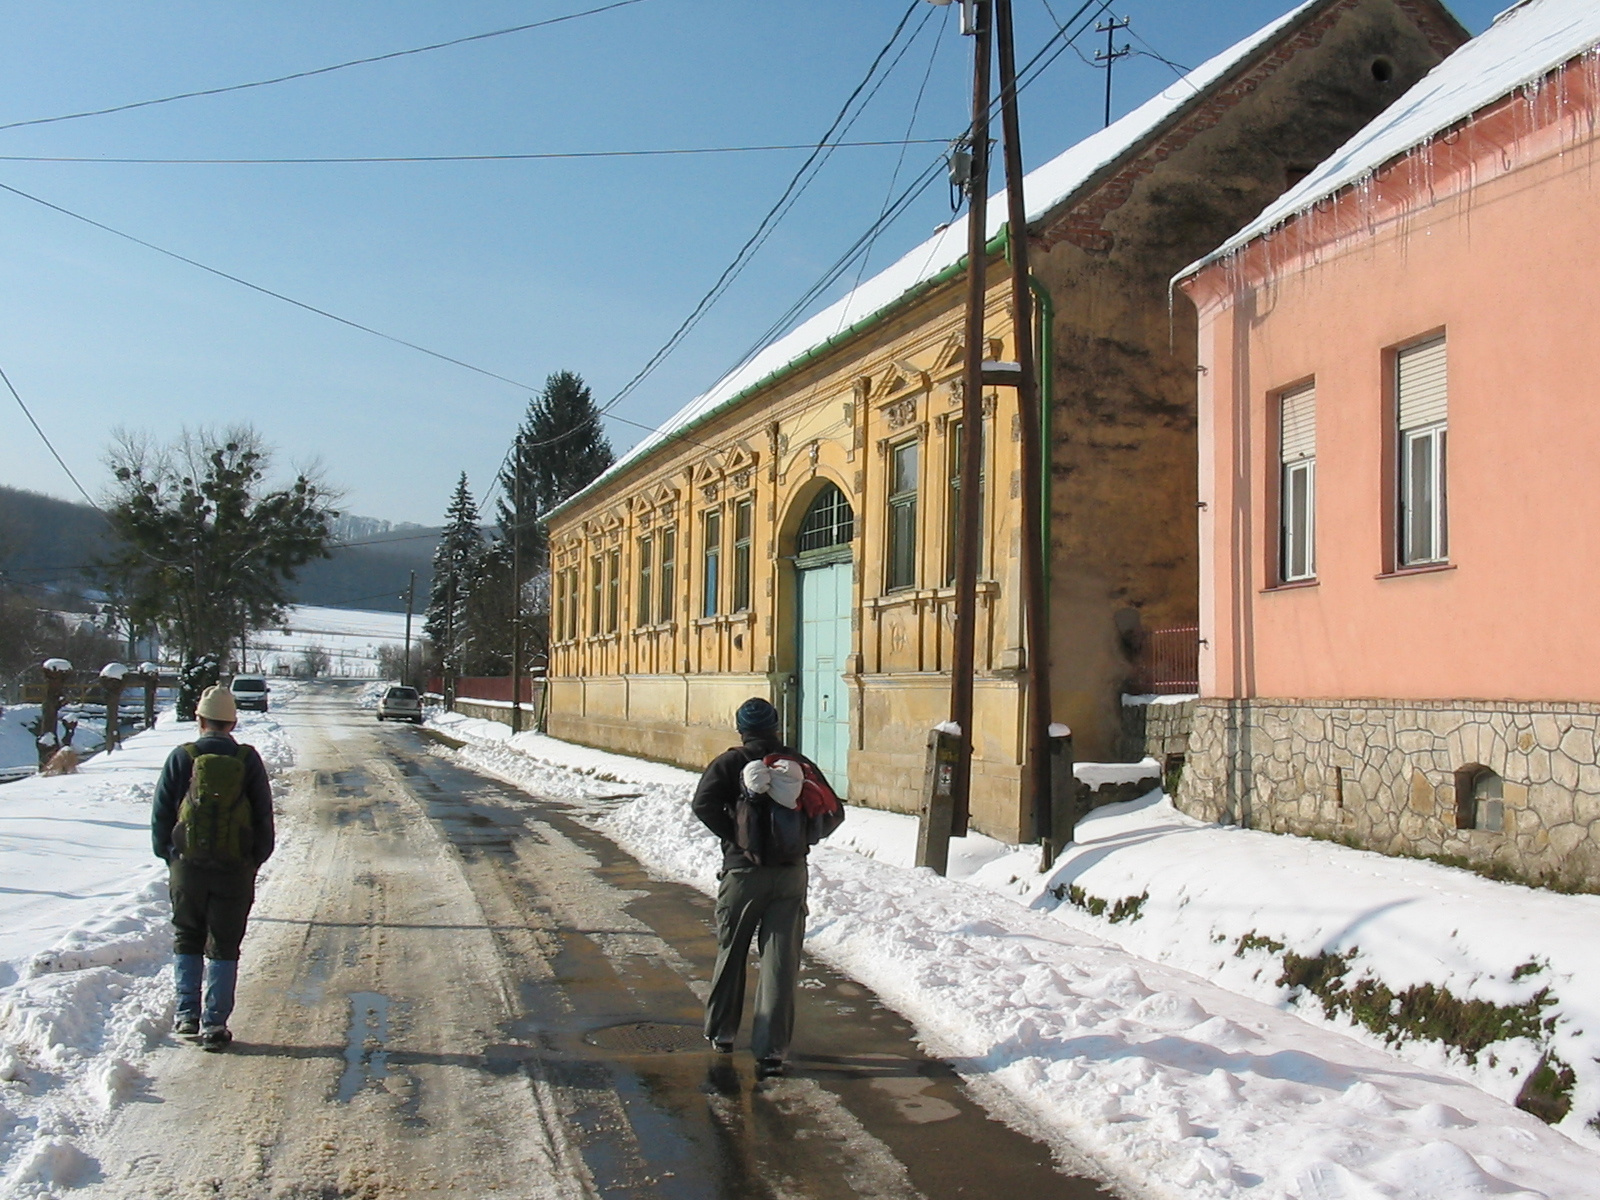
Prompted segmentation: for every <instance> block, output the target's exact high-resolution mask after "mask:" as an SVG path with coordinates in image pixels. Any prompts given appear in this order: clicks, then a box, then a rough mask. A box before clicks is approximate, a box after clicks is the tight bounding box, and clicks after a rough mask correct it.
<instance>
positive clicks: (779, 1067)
mask: <svg viewBox="0 0 1600 1200" xmlns="http://www.w3.org/2000/svg"><path fill="white" fill-rule="evenodd" d="M787 1070H788V1067H787V1066H786V1065H785V1063H784V1061H783V1059H781V1058H760V1059H757V1060H756V1078H757V1079H771V1078H773V1077H774V1076H776V1075H782V1074H783V1073H784V1072H785V1071H787Z"/></svg>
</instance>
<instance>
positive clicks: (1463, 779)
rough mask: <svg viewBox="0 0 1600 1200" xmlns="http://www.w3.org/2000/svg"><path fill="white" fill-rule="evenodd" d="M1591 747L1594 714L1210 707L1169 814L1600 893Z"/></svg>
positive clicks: (1354, 704)
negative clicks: (1449, 861)
mask: <svg viewBox="0 0 1600 1200" xmlns="http://www.w3.org/2000/svg"><path fill="white" fill-rule="evenodd" d="M1597 744H1600V705H1597V704H1586V703H1541V702H1515V701H1460V700H1449V701H1443V700H1441V701H1425V700H1422V701H1409V700H1344V701H1340V700H1292V699H1257V700H1210V699H1207V700H1200V701H1198V702H1197V703H1196V705H1195V708H1194V713H1193V718H1192V726H1191V734H1190V739H1189V748H1188V753H1187V758H1186V762H1185V766H1184V772H1183V779H1182V783H1181V785H1180V787H1179V789H1178V795H1177V797H1176V798H1175V803H1176V804H1177V806H1178V807H1179V808H1180V809H1182V810H1183V811H1185V812H1187V813H1189V814H1190V815H1192V816H1195V817H1198V818H1200V819H1202V820H1212V821H1227V822H1237V823H1239V824H1242V825H1245V826H1248V827H1250V828H1256V829H1266V830H1271V831H1274V832H1280V833H1296V834H1306V835H1312V836H1320V837H1330V838H1336V839H1338V840H1340V841H1344V842H1347V843H1349V844H1351V845H1356V846H1360V847H1362V848H1365V849H1369V850H1377V851H1381V852H1383V853H1387V854H1419V855H1433V856H1453V857H1459V858H1463V859H1467V860H1469V861H1471V862H1473V863H1477V864H1480V865H1484V866H1489V865H1493V866H1495V867H1497V868H1499V869H1501V870H1503V871H1504V872H1506V873H1507V874H1509V875H1511V876H1512V877H1515V878H1519V879H1522V880H1525V881H1527V882H1533V883H1549V884H1557V885H1560V886H1565V887H1580V888H1583V889H1585V890H1596V891H1600V752H1597ZM1485 772H1492V775H1487V774H1485ZM1463 826H1467V827H1463Z"/></svg>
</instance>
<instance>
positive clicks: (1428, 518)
mask: <svg viewBox="0 0 1600 1200" xmlns="http://www.w3.org/2000/svg"><path fill="white" fill-rule="evenodd" d="M1447 433H1448V427H1447V426H1446V425H1445V423H1444V422H1439V423H1438V424H1434V425H1426V426H1423V427H1422V428H1420V429H1402V430H1401V431H1400V565H1401V566H1402V567H1426V566H1432V565H1434V564H1436V563H1445V562H1449V561H1450V526H1449V519H1448V512H1447V503H1448V500H1449V494H1448V488H1447V478H1446V472H1447V470H1448V463H1447V458H1446V453H1445V450H1446V445H1445V440H1446V435H1447ZM1419 460H1420V462H1419ZM1419 465H1421V466H1422V470H1421V471H1420V472H1419V470H1418V467H1419Z"/></svg>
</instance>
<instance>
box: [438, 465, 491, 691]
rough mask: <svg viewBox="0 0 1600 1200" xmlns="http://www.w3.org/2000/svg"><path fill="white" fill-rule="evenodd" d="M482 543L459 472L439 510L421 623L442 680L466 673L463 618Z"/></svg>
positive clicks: (467, 633) (468, 638)
mask: <svg viewBox="0 0 1600 1200" xmlns="http://www.w3.org/2000/svg"><path fill="white" fill-rule="evenodd" d="M484 552H485V546H484V543H483V530H482V529H481V528H480V527H479V524H478V505H477V503H476V502H475V501H474V500H473V499H472V492H471V490H470V489H469V488H468V487H467V473H466V472H465V471H463V472H462V473H461V478H460V480H458V481H457V483H456V490H455V494H454V495H453V496H452V497H451V498H450V507H449V508H448V509H446V510H445V525H444V532H443V533H442V534H441V535H440V537H439V545H438V547H437V548H435V550H434V552H433V587H432V589H431V590H430V592H429V595H428V609H427V615H426V616H425V618H424V619H423V623H422V628H423V631H424V632H425V633H426V634H427V636H428V640H429V641H430V642H431V643H432V644H433V647H434V652H435V655H436V657H437V659H438V664H439V668H440V670H441V672H442V674H443V675H444V677H445V680H446V684H445V686H446V687H449V686H450V683H449V681H450V680H451V679H453V678H454V677H455V676H457V675H465V674H469V673H471V672H469V671H468V670H467V667H468V665H469V660H470V658H471V643H472V633H473V629H472V625H471V623H470V622H469V620H468V612H469V606H470V604H471V600H472V595H473V592H474V591H475V590H476V588H477V587H478V584H479V577H480V575H481V574H482V573H483V558H484Z"/></svg>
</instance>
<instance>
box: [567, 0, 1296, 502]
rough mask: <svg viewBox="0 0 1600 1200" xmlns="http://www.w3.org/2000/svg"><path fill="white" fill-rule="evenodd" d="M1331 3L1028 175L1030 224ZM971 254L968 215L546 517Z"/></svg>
mask: <svg viewBox="0 0 1600 1200" xmlns="http://www.w3.org/2000/svg"><path fill="white" fill-rule="evenodd" d="M1326 2H1327V0H1304V3H1302V4H1299V5H1297V6H1296V7H1295V8H1294V9H1292V10H1291V11H1289V12H1288V13H1285V14H1284V15H1283V16H1282V17H1280V18H1278V19H1277V20H1276V21H1273V22H1272V23H1271V24H1269V25H1265V26H1263V27H1262V28H1261V29H1259V30H1257V31H1256V32H1255V33H1253V34H1251V35H1250V36H1249V37H1247V38H1245V39H1244V40H1243V41H1240V42H1237V43H1235V44H1234V45H1232V46H1230V47H1228V49H1226V50H1224V51H1223V52H1222V53H1220V54H1218V55H1216V56H1215V57H1214V58H1211V59H1208V60H1207V61H1205V62H1203V63H1201V64H1200V65H1199V66H1198V67H1196V68H1195V69H1194V70H1192V71H1190V72H1189V73H1188V74H1187V75H1185V76H1184V77H1183V78H1182V79H1180V80H1178V81H1177V82H1176V83H1174V84H1173V85H1172V86H1171V87H1169V88H1167V89H1166V90H1164V91H1162V92H1159V93H1157V94H1156V95H1155V96H1153V97H1151V98H1150V99H1149V100H1147V101H1145V102H1144V103H1143V104H1141V105H1140V106H1139V107H1138V108H1136V109H1134V110H1133V111H1132V112H1130V113H1128V114H1127V115H1126V116H1124V117H1122V118H1121V119H1120V120H1117V121H1114V122H1112V123H1111V124H1110V125H1108V126H1106V128H1104V129H1101V130H1099V131H1098V132H1096V133H1092V134H1090V135H1089V136H1088V137H1086V138H1084V139H1083V140H1082V141H1081V142H1079V143H1077V144H1076V145H1075V146H1072V147H1071V148H1070V149H1068V150H1066V151H1065V152H1063V153H1062V154H1059V155H1057V156H1056V157H1055V158H1053V159H1051V160H1050V161H1049V162H1047V163H1045V164H1044V165H1043V166H1041V167H1037V168H1035V169H1034V170H1033V171H1030V172H1029V173H1028V174H1027V175H1026V176H1025V177H1024V179H1023V184H1022V189H1023V199H1024V203H1025V206H1026V211H1027V214H1028V220H1029V221H1036V220H1038V219H1039V218H1041V217H1043V216H1045V215H1046V214H1048V213H1049V212H1050V211H1051V210H1052V209H1054V208H1056V207H1057V206H1058V205H1060V204H1061V203H1062V202H1063V201H1065V200H1067V199H1069V198H1070V197H1071V196H1072V195H1073V193H1074V192H1076V191H1077V190H1078V189H1079V188H1081V187H1083V186H1084V184H1086V183H1088V182H1089V181H1090V180H1091V179H1092V178H1093V177H1094V176H1095V175H1096V174H1098V173H1099V172H1100V171H1101V169H1103V168H1104V167H1107V166H1109V165H1110V164H1112V163H1114V162H1116V161H1117V160H1118V159H1120V158H1122V157H1123V156H1124V155H1125V154H1127V153H1128V151H1129V150H1131V149H1132V148H1134V147H1135V146H1137V145H1138V144H1139V143H1140V142H1142V141H1143V140H1144V139H1145V138H1146V137H1147V136H1148V135H1150V134H1151V133H1152V132H1154V131H1155V130H1157V129H1158V128H1160V127H1161V126H1162V125H1164V124H1165V123H1167V122H1168V121H1170V120H1171V119H1172V118H1173V117H1175V116H1176V115H1177V114H1178V113H1179V112H1181V111H1182V110H1183V109H1184V108H1185V107H1187V105H1188V103H1189V102H1190V101H1192V100H1193V99H1195V98H1196V97H1197V96H1199V95H1200V94H1201V93H1202V92H1204V91H1205V90H1206V89H1207V88H1209V87H1210V86H1211V85H1212V84H1214V83H1216V82H1217V81H1218V80H1220V79H1222V78H1223V77H1224V76H1225V75H1227V74H1228V72H1229V71H1231V70H1232V69H1233V68H1234V67H1235V66H1237V65H1238V64H1239V63H1240V62H1241V61H1242V60H1243V59H1245V58H1247V57H1248V56H1249V55H1250V54H1251V53H1252V52H1253V51H1255V50H1256V49H1258V48H1259V47H1260V46H1262V45H1263V44H1264V43H1266V42H1268V41H1269V40H1271V39H1272V38H1273V36H1274V35H1276V34H1277V33H1278V32H1279V31H1280V30H1281V29H1283V28H1284V27H1285V26H1287V25H1288V24H1290V23H1291V22H1292V21H1294V20H1295V18H1297V17H1298V16H1300V15H1301V14H1302V13H1303V12H1305V11H1306V10H1308V9H1311V8H1314V7H1317V6H1319V5H1321V4H1324V3H1326ZM1005 218H1006V205H1005V193H1004V192H1003V191H999V192H996V193H994V194H993V195H992V196H990V198H989V211H988V229H987V230H986V235H987V237H989V238H993V237H994V236H995V235H997V234H998V233H999V232H1000V229H1001V227H1002V226H1004V224H1005ZM966 252H967V218H966V217H965V216H962V217H960V218H958V219H957V220H955V221H952V222H951V223H950V224H949V225H947V226H945V227H944V228H943V229H941V230H940V231H939V232H938V233H936V234H935V235H934V236H933V237H931V238H929V239H928V240H927V241H925V242H923V243H922V244H921V245H920V246H918V247H917V248H916V249H915V250H912V251H911V252H910V253H909V254H907V255H905V256H904V257H903V258H901V259H900V260H899V261H898V262H896V263H894V264H893V265H892V266H890V267H888V268H886V269H885V270H883V271H881V272H879V273H878V274H877V275H875V276H873V277H872V278H871V279H869V280H867V281H866V282H865V283H862V284H861V285H860V286H858V287H856V288H855V289H854V290H853V291H851V292H849V293H848V294H847V295H845V296H844V297H843V298H842V299H840V300H837V301H835V302H834V303H833V304H831V305H829V306H828V307H827V308H825V309H823V310H822V311H821V312H819V313H817V314H816V315H815V316H813V317H811V318H809V319H808V320H806V321H805V322H803V323H802V324H800V325H799V326H797V327H796V328H795V329H793V330H792V331H790V332H789V333H787V334H785V335H783V336H782V337H780V338H778V339H777V340H776V341H773V342H770V343H768V344H767V346H766V347H764V348H763V349H761V350H760V351H758V352H757V353H756V354H755V355H754V356H752V357H751V358H749V359H747V360H746V361H745V362H744V363H743V364H742V365H740V366H738V367H735V368H734V369H733V370H732V371H730V372H729V373H728V374H727V375H724V376H723V377H722V378H721V379H720V380H718V381H717V382H716V383H715V384H714V385H713V386H712V388H711V390H710V391H707V392H705V393H703V394H702V395H700V396H698V397H696V398H695V399H693V400H691V401H690V402H689V403H688V404H686V405H684V407H683V408H681V409H679V410H678V412H677V413H676V414H675V415H673V416H672V418H671V419H669V420H668V421H667V422H666V423H665V424H664V425H662V426H661V427H660V428H659V429H657V430H655V431H653V432H651V433H649V434H646V435H645V436H644V437H643V438H641V439H640V440H639V442H638V443H637V444H636V445H635V446H634V447H633V448H632V449H631V450H629V451H628V452H627V453H626V454H624V455H622V457H620V458H619V459H617V461H616V462H615V463H613V464H612V465H611V467H610V469H609V470H607V471H605V472H604V473H603V474H601V475H600V476H599V477H598V478H596V479H595V480H594V482H592V483H591V484H589V486H588V487H586V488H584V489H583V490H582V491H579V492H577V493H575V494H574V495H572V496H571V497H569V498H568V499H567V500H565V501H563V502H562V503H561V504H558V505H557V506H556V507H555V508H553V509H551V510H550V512H549V513H547V514H545V515H546V517H550V516H554V515H555V514H556V513H559V512H561V511H563V510H564V509H566V508H569V507H570V506H572V505H573V504H575V503H577V502H578V501H579V500H580V499H582V498H583V497H584V496H587V495H588V494H590V493H591V492H593V491H595V490H596V489H598V488H600V487H603V486H604V485H605V484H606V483H608V482H610V481H611V480H612V479H615V478H616V477H617V476H619V475H621V474H622V473H623V472H625V471H627V470H628V469H629V468H630V467H632V466H633V465H634V464H635V463H637V462H639V461H641V460H642V459H644V458H646V457H647V456H648V455H650V454H651V453H652V452H654V451H655V450H656V449H658V448H659V447H661V446H663V445H665V444H666V443H668V442H670V441H672V440H673V439H674V438H676V437H678V436H680V435H682V434H684V433H686V432H687V431H688V430H690V429H692V428H693V427H695V426H696V425H699V424H700V423H702V422H703V421H705V420H706V419H708V418H709V417H710V416H712V415H713V414H714V413H716V412H718V411H719V410H721V409H723V408H724V407H726V406H728V405H730V404H731V403H733V402H735V401H737V400H739V399H741V398H742V396H743V394H744V393H745V392H748V391H749V390H750V389H751V388H753V387H754V386H755V385H756V384H759V383H761V382H763V381H764V380H766V379H767V378H768V377H769V376H771V375H773V374H775V373H776V372H779V371H782V370H783V369H785V368H786V367H788V366H790V365H792V364H794V363H795V362H797V361H798V360H800V359H802V358H804V357H805V356H806V355H808V354H810V353H813V352H815V351H817V350H819V349H821V348H823V347H825V346H827V345H829V344H830V343H832V342H833V341H835V340H836V339H838V338H839V337H840V336H841V335H842V334H845V333H847V332H848V331H849V330H850V329H851V328H852V327H853V326H855V325H858V324H860V323H861V322H862V321H865V320H867V319H868V318H871V317H873V316H876V315H877V314H879V313H881V312H883V311H885V310H886V309H888V308H890V307H892V306H893V305H894V304H895V303H896V302H897V301H899V300H901V299H902V298H903V297H905V296H906V295H907V294H908V293H909V292H912V291H914V290H915V289H916V288H918V287H919V286H921V285H922V284H925V283H927V282H928V281H930V280H932V279H935V278H936V277H937V276H938V275H939V274H940V273H942V272H944V271H946V270H949V269H951V268H953V267H957V266H959V265H960V264H961V262H962V261H963V259H965V257H966Z"/></svg>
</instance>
